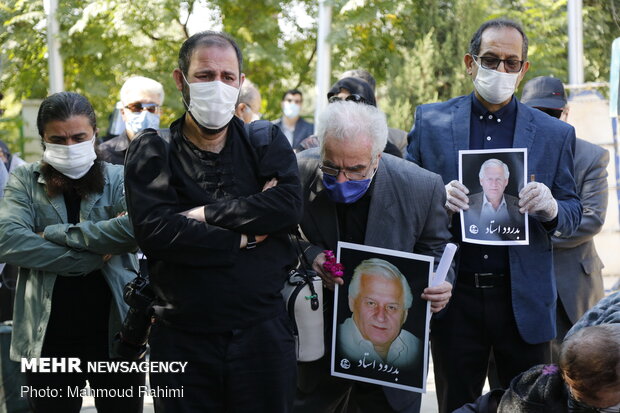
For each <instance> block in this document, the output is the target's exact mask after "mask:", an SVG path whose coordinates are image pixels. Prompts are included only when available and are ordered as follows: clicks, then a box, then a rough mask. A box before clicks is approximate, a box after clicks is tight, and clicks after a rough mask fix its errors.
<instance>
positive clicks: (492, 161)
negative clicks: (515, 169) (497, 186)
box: [478, 158, 510, 179]
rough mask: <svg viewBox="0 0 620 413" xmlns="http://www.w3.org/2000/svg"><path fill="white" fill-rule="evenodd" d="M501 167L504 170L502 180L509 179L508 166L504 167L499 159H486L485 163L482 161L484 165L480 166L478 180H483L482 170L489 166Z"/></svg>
mask: <svg viewBox="0 0 620 413" xmlns="http://www.w3.org/2000/svg"><path fill="white" fill-rule="evenodd" d="M493 165H495V166H501V167H502V168H504V178H506V179H508V178H509V177H510V171H509V170H508V165H506V164H505V163H504V162H502V161H500V160H499V159H494V158H491V159H487V160H486V161H484V163H483V164H482V166H480V172H479V173H478V177H479V178H480V179H483V178H484V169H485V168H487V167H489V166H493Z"/></svg>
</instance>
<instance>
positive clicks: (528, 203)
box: [519, 182, 558, 221]
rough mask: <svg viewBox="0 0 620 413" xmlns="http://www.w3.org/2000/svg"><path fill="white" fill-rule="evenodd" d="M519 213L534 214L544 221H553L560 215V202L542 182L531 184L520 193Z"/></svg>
mask: <svg viewBox="0 0 620 413" xmlns="http://www.w3.org/2000/svg"><path fill="white" fill-rule="evenodd" d="M519 206H520V208H519V212H521V213H522V214H525V213H526V212H527V213H528V214H533V215H536V216H538V217H540V218H541V219H542V220H543V221H551V220H552V219H554V218H555V217H556V216H557V215H558V201H556V200H555V198H553V195H551V190H550V189H549V188H548V187H547V185H545V184H543V183H542V182H530V183H528V184H527V185H525V188H523V189H522V190H521V192H519Z"/></svg>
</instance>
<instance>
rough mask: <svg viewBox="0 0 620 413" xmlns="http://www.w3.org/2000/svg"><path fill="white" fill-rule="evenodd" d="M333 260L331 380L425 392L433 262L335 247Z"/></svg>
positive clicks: (344, 245) (372, 249)
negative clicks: (339, 276)
mask: <svg viewBox="0 0 620 413" xmlns="http://www.w3.org/2000/svg"><path fill="white" fill-rule="evenodd" d="M337 260H338V262H340V263H341V264H342V265H343V267H344V276H343V279H344V285H343V286H338V285H336V290H335V299H334V330H333V339H332V359H331V373H332V375H333V376H338V377H344V378H347V379H352V380H358V381H363V382H367V383H374V384H380V385H383V386H389V387H395V388H398V389H403V390H409V391H415V392H420V393H423V392H425V391H426V375H427V367H428V334H429V323H430V317H431V313H430V303H428V302H427V301H424V300H422V299H421V298H420V295H421V294H422V291H423V290H424V288H426V287H428V285H429V283H430V281H431V276H432V272H433V262H434V258H433V257H430V256H425V255H419V254H412V253H406V252H401V251H394V250H389V249H384V248H376V247H369V246H365V245H358V244H351V243H346V242H339V243H338V252H337Z"/></svg>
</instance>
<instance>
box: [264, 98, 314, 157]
mask: <svg viewBox="0 0 620 413" xmlns="http://www.w3.org/2000/svg"><path fill="white" fill-rule="evenodd" d="M303 103H304V97H303V94H302V93H301V91H299V90H297V89H290V90H287V91H286V92H284V95H283V96H282V117H281V118H280V119H278V120H277V121H275V122H274V124H275V125H276V126H278V127H279V128H280V129H281V130H282V132H283V133H284V136H286V138H287V139H288V141H289V143H290V144H291V147H292V148H293V150H294V151H295V152H298V151H301V150H303V149H304V148H302V147H301V146H300V143H301V141H303V140H304V139H306V138H307V137H308V136H310V135H312V134H313V133H314V125H313V124H312V123H310V122H307V121H306V120H304V119H303V118H302V117H301V116H300V113H301V108H302V105H303Z"/></svg>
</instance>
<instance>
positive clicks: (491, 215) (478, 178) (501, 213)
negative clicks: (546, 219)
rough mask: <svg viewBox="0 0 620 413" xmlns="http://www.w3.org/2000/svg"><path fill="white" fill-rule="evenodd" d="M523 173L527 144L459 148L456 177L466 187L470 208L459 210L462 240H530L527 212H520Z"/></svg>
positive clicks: (494, 242)
mask: <svg viewBox="0 0 620 413" xmlns="http://www.w3.org/2000/svg"><path fill="white" fill-rule="evenodd" d="M526 174H527V149H526V148H509V149H491V150H488V149H487V150H471V151H459V181H460V182H461V183H462V184H463V185H465V186H466V187H467V189H469V194H468V195H467V196H468V198H469V209H468V210H462V211H461V233H462V234H463V241H465V242H470V243H473V244H486V245H528V244H529V227H528V220H527V213H526V214H522V213H520V212H519V191H521V189H523V187H524V186H525V185H526V183H527V178H526Z"/></svg>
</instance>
